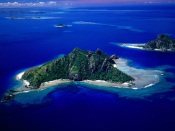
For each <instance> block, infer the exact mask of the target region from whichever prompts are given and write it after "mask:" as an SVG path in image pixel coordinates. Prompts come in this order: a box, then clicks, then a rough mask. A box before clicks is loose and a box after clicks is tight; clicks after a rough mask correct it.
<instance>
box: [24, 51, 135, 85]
mask: <svg viewBox="0 0 175 131" xmlns="http://www.w3.org/2000/svg"><path fill="white" fill-rule="evenodd" d="M117 58H118V57H117V56H116V55H112V56H111V57H109V56H108V55H107V54H105V53H103V52H102V51H101V50H100V49H97V51H96V52H92V51H84V50H81V49H79V48H75V49H74V50H73V51H72V52H71V53H70V54H68V55H66V56H64V57H61V58H57V59H55V60H52V61H50V62H48V63H46V64H44V65H42V66H41V67H35V68H32V69H29V70H27V71H26V72H25V73H24V75H23V77H22V79H25V80H28V81H29V82H30V85H31V86H32V87H34V88H39V86H40V85H41V83H43V82H46V81H51V80H55V79H70V80H74V81H81V80H87V79H88V80H106V81H111V82H121V83H123V82H126V81H131V80H133V78H132V77H130V76H128V75H127V74H125V73H123V72H121V71H119V70H118V69H117V68H114V67H113V64H114V63H115V62H114V61H113V59H117Z"/></svg>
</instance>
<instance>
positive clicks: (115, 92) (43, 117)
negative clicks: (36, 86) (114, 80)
mask: <svg viewBox="0 0 175 131" xmlns="http://www.w3.org/2000/svg"><path fill="white" fill-rule="evenodd" d="M174 9H175V8H174V6H156V7H155V6H134V7H133V6H129V7H113V8H112V7H111V8H109V7H103V8H81V9H67V10H58V9H55V10H54V9H52V10H51V9H37V10H38V11H40V10H41V11H42V12H44V13H41V12H37V13H36V12H33V11H34V10H35V11H36V9H29V8H28V9H2V10H1V11H0V25H1V26H0V30H1V31H0V61H1V63H3V64H1V65H0V80H1V82H0V92H1V93H0V96H1V97H2V96H3V94H4V92H5V91H6V90H8V89H9V88H11V87H14V86H17V85H19V84H20V83H18V82H17V81H15V80H14V76H15V75H16V74H17V73H18V72H20V71H21V70H23V69H27V68H30V67H33V66H36V65H40V64H43V63H45V62H47V61H49V60H51V59H54V58H56V57H57V56H58V55H59V54H68V53H69V52H70V51H71V50H72V49H73V48H75V47H79V48H82V49H86V50H87V49H88V50H94V51H95V50H96V49H97V48H100V49H102V50H103V51H104V52H106V53H107V54H109V55H112V54H114V53H115V54H117V55H118V56H120V57H122V58H126V59H129V60H130V62H129V65H130V66H133V67H136V68H140V69H152V70H161V71H164V75H162V76H160V82H159V83H158V84H156V85H153V86H151V87H149V88H145V89H141V90H131V89H119V88H115V89H114V88H104V87H99V86H92V85H87V84H80V83H73V84H71V85H62V86H59V87H52V88H49V89H47V90H44V91H41V92H39V93H38V92H31V93H25V94H20V95H18V96H17V97H16V98H15V100H14V101H11V102H9V103H7V104H2V103H1V104H0V125H1V129H3V131H9V130H26V131H31V130H62V131H67V130H71V131H78V130H81V131H99V130H101V131H109V130H110V131H116V130H120V131H128V130H131V131H132V130H133V131H140V130H143V131H152V130H159V131H165V130H168V131H174V130H175V126H174V120H175V115H174V110H175V106H174V105H175V101H174V100H175V98H174V96H175V85H174V83H175V79H174V78H175V77H174V75H175V70H174V67H175V61H173V59H174V57H175V53H173V52H164V53H163V52H148V51H142V50H135V49H128V48H121V47H118V46H116V45H114V44H111V42H112V43H145V42H147V41H149V40H152V39H155V38H156V37H157V35H158V34H162V33H166V34H169V35H170V36H171V37H172V38H175V36H174V34H175V32H174V28H175V27H174V25H175V19H174V16H175V10H174ZM11 16H17V17H22V18H25V17H29V16H32V17H38V16H40V17H44V18H51V17H54V18H56V19H40V20H38V19H37V20H36V19H33V20H26V19H20V20H19V19H18V20H11V19H7V18H6V17H11ZM58 17H59V18H58ZM77 21H83V22H85V23H84V24H80V23H75V22H77ZM87 22H92V23H95V24H92V23H91V24H89V23H87ZM58 23H64V24H68V25H71V26H69V27H68V28H61V29H60V28H55V25H56V24H58Z"/></svg>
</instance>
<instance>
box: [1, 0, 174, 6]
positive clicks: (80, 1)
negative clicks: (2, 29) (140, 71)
mask: <svg viewBox="0 0 175 131" xmlns="http://www.w3.org/2000/svg"><path fill="white" fill-rule="evenodd" d="M166 3H167V4H168V3H170V4H171V3H173V4H175V0H1V1H0V7H25V6H27V7H44V6H50V7H53V6H65V7H66V6H67V7H69V6H93V5H121V4H166Z"/></svg>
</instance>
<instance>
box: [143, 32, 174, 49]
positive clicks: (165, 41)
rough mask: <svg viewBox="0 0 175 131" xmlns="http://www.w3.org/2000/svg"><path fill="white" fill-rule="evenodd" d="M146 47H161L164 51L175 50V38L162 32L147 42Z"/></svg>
mask: <svg viewBox="0 0 175 131" xmlns="http://www.w3.org/2000/svg"><path fill="white" fill-rule="evenodd" d="M144 48H145V49H148V50H155V49H160V50H162V51H167V50H171V51H175V40H173V39H172V38H171V37H169V36H168V35H165V34H161V35H159V36H158V38H157V39H156V40H152V41H150V42H148V43H146V44H145V46H144Z"/></svg>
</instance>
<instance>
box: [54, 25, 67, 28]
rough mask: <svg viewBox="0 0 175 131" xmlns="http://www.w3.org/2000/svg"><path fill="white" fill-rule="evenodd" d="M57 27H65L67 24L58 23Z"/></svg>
mask: <svg viewBox="0 0 175 131" xmlns="http://www.w3.org/2000/svg"><path fill="white" fill-rule="evenodd" d="M55 27H58V28H63V27H67V25H65V24H57V25H55Z"/></svg>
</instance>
